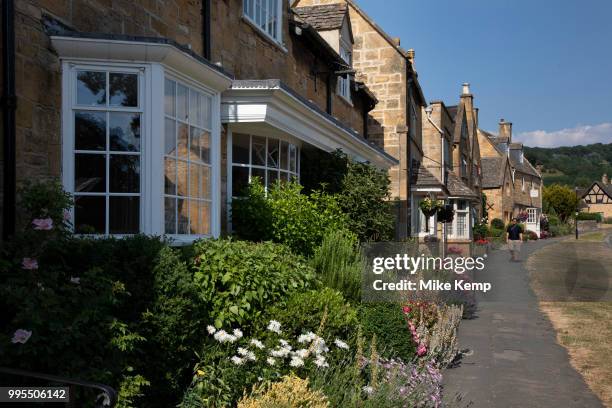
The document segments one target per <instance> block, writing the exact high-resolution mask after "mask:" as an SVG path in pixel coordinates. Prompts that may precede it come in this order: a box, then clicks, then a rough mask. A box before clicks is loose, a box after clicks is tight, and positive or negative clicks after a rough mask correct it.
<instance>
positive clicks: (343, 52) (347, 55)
mask: <svg viewBox="0 0 612 408" xmlns="http://www.w3.org/2000/svg"><path fill="white" fill-rule="evenodd" d="M340 57H341V58H342V59H343V60H344V62H345V63H346V65H347V67H346V68H343V69H342V70H343V71H344V70H347V69H349V67H351V66H352V53H351V49H350V47H348V46H346V45H345V44H341V45H340ZM338 95H340V96H342V97H343V98H344V99H346V100H347V101H349V102H350V100H351V78H350V75H349V74H344V75H341V76H339V77H338Z"/></svg>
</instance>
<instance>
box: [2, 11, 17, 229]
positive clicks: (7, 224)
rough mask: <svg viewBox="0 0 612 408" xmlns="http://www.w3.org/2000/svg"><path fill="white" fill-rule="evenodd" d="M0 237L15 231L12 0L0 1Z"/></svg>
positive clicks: (15, 107) (15, 98)
mask: <svg viewBox="0 0 612 408" xmlns="http://www.w3.org/2000/svg"><path fill="white" fill-rule="evenodd" d="M2 82H3V91H2V117H3V122H2V136H3V137H2V138H3V148H4V149H3V169H2V170H3V173H4V179H3V186H2V193H3V196H2V238H3V240H8V239H9V238H10V237H11V236H13V235H14V234H15V207H16V204H15V202H16V195H17V193H16V184H17V183H16V178H17V177H16V173H17V170H16V158H15V157H16V156H15V143H16V140H15V111H16V110H17V97H16V95H15V8H14V3H13V0H4V1H3V2H2Z"/></svg>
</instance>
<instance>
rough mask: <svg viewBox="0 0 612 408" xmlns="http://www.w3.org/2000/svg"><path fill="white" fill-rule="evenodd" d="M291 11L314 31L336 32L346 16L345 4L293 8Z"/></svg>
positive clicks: (346, 8)
mask: <svg viewBox="0 0 612 408" xmlns="http://www.w3.org/2000/svg"><path fill="white" fill-rule="evenodd" d="M293 11H294V12H295V13H296V14H297V15H298V16H299V17H300V18H301V19H302V20H304V21H305V22H307V23H308V24H310V25H311V26H312V27H314V29H315V30H320V31H325V30H337V29H339V28H340V27H342V23H343V22H344V18H345V17H346V15H347V11H348V7H347V5H346V3H338V4H325V5H319V6H304V7H294V8H293Z"/></svg>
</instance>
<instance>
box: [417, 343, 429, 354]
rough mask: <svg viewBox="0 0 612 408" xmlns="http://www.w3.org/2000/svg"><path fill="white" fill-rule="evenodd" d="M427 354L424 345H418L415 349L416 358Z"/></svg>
mask: <svg viewBox="0 0 612 408" xmlns="http://www.w3.org/2000/svg"><path fill="white" fill-rule="evenodd" d="M425 354H427V347H425V345H424V344H419V348H417V356H419V357H421V356H424V355H425Z"/></svg>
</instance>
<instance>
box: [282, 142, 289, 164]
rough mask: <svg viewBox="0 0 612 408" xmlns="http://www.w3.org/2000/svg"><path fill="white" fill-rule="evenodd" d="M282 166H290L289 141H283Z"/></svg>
mask: <svg viewBox="0 0 612 408" xmlns="http://www.w3.org/2000/svg"><path fill="white" fill-rule="evenodd" d="M280 167H281V169H283V170H287V169H288V168H289V143H287V142H281V151H280Z"/></svg>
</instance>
